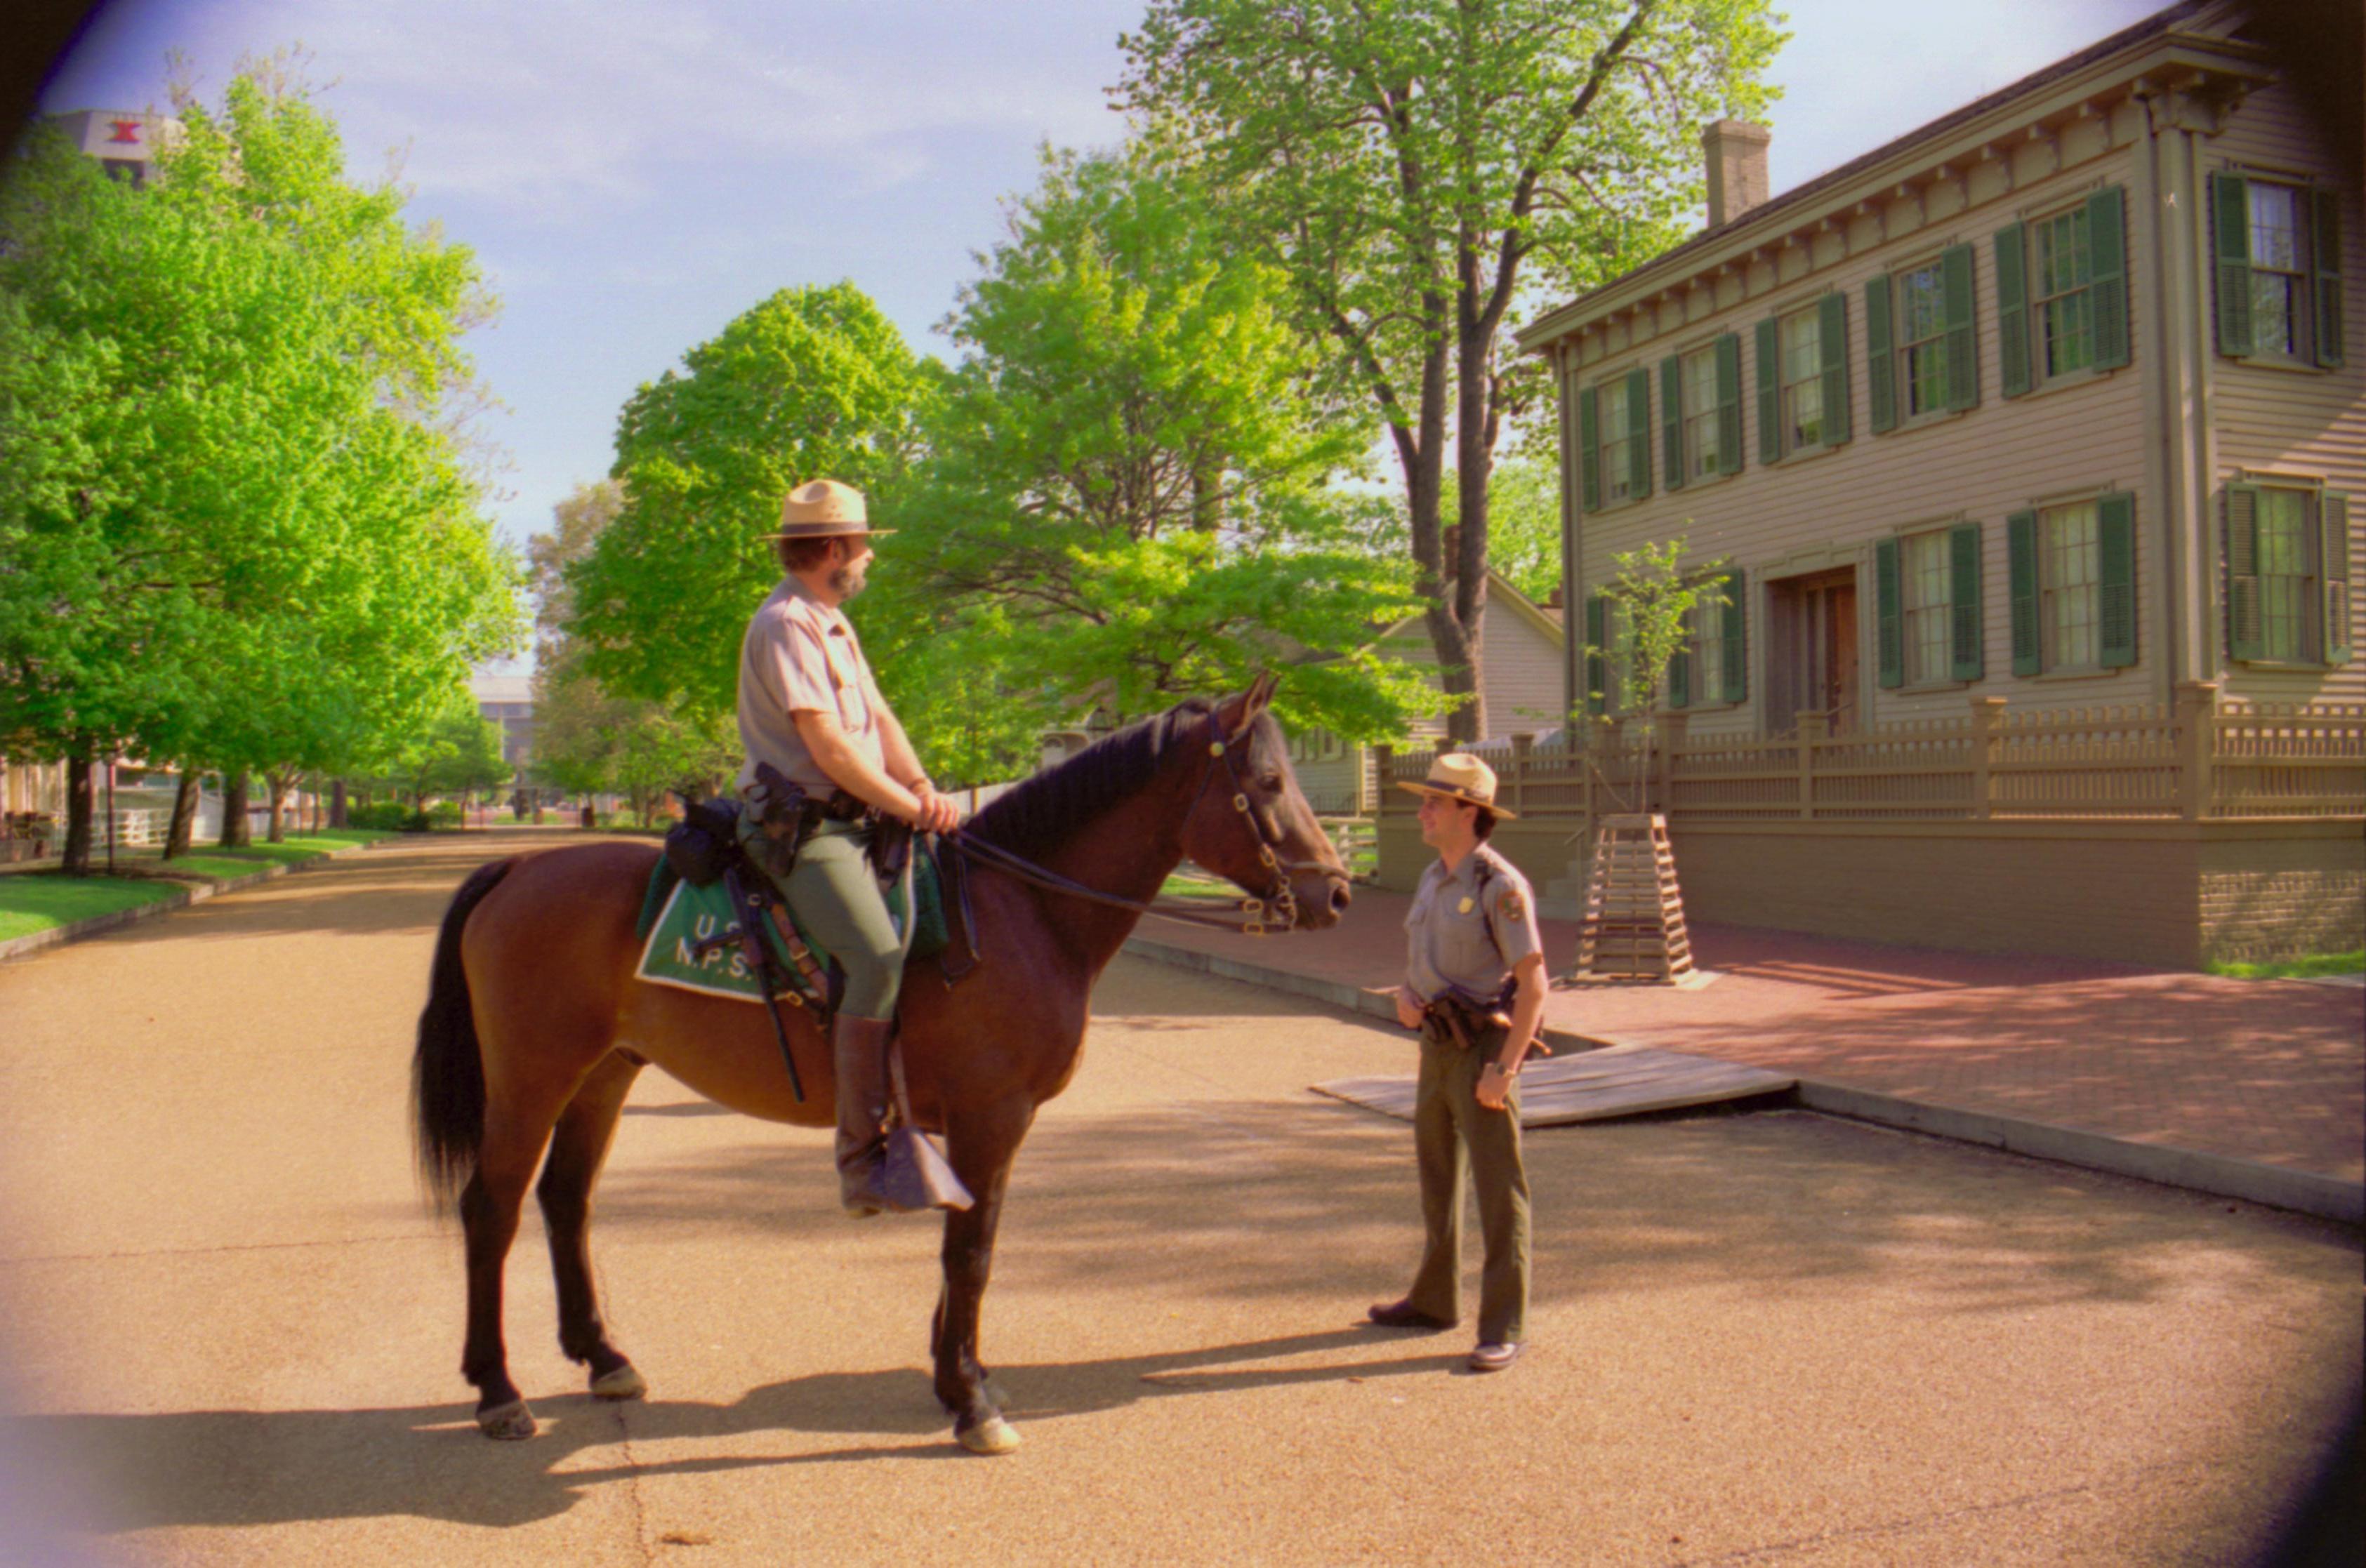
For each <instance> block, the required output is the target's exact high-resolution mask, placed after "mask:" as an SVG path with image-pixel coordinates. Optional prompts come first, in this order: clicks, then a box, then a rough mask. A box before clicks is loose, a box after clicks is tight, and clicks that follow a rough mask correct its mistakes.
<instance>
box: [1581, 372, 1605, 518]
mask: <svg viewBox="0 0 2366 1568" xmlns="http://www.w3.org/2000/svg"><path fill="white" fill-rule="evenodd" d="M1577 448H1578V451H1577V467H1578V472H1579V474H1580V475H1581V476H1583V478H1582V480H1581V483H1580V487H1579V488H1580V493H1581V496H1582V498H1583V501H1584V504H1585V510H1587V511H1600V510H1602V400H1601V399H1600V398H1597V397H1595V396H1594V388H1593V387H1591V386H1588V387H1585V388H1584V389H1583V390H1582V391H1580V392H1579V393H1578V395H1577Z"/></svg>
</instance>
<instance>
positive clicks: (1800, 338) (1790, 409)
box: [1777, 309, 1824, 452]
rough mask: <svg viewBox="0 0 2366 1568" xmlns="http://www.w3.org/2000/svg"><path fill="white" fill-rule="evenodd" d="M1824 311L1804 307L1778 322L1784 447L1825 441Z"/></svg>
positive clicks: (1789, 449)
mask: <svg viewBox="0 0 2366 1568" xmlns="http://www.w3.org/2000/svg"><path fill="white" fill-rule="evenodd" d="M1820 315H1821V313H1820V311H1818V310H1813V309H1809V310H1801V311H1798V312H1797V313H1796V314H1793V315H1790V316H1786V317H1784V318H1783V319H1782V320H1781V321H1780V322H1779V323H1778V324H1777V330H1778V331H1779V332H1780V334H1781V339H1782V355H1783V362H1782V367H1781V372H1780V381H1781V386H1782V420H1783V450H1784V451H1786V452H1797V451H1798V450H1800V449H1801V448H1802V447H1809V446H1820V445H1821V444H1822V443H1823V440H1824V379H1823V377H1824V350H1823V334H1822V332H1821V330H1820Z"/></svg>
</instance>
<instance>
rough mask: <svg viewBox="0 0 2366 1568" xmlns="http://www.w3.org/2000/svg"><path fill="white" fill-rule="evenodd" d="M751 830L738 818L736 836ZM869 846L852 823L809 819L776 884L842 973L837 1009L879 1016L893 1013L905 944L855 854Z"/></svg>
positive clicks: (868, 869) (874, 878)
mask: <svg viewBox="0 0 2366 1568" xmlns="http://www.w3.org/2000/svg"><path fill="white" fill-rule="evenodd" d="M751 831H752V824H751V823H748V822H747V821H746V820H745V819H742V821H741V824H740V836H741V837H742V838H746V837H749V835H750V833H751ZM870 844H871V834H869V833H868V832H866V831H864V830H862V828H861V827H859V826H857V825H856V824H855V823H839V822H828V821H825V822H822V823H817V824H816V825H815V827H814V831H813V836H812V837H810V838H808V839H806V842H805V847H804V848H802V849H800V850H798V851H797V863H796V865H794V867H792V868H790V870H789V875H788V879H787V880H786V881H783V882H780V883H778V886H779V887H780V890H781V895H782V896H783V898H785V899H787V900H788V901H789V907H790V908H791V909H793V910H794V911H796V914H797V923H798V924H800V925H802V926H804V927H805V929H806V933H807V935H810V936H811V937H812V938H813V940H814V941H815V942H816V943H817V944H818V945H819V946H821V947H823V948H824V949H826V950H827V951H828V953H829V955H830V956H831V957H832V958H836V959H837V960H838V962H839V968H841V969H844V970H845V971H846V994H845V996H844V997H843V998H841V999H840V1000H839V1008H838V1010H839V1012H840V1013H842V1014H846V1015H847V1016H848V1017H850V1018H874V1019H883V1020H884V1019H888V1018H893V1017H894V1016H896V991H898V990H900V989H901V988H902V986H903V983H904V954H905V948H906V943H905V940H904V938H903V937H902V936H901V935H897V933H896V921H895V917H894V916H893V915H891V914H889V913H888V912H887V899H886V896H885V895H884V894H883V893H882V892H881V891H880V890H879V879H878V877H877V876H876V875H875V874H874V873H873V871H872V869H871V863H870V862H869V861H868V860H866V859H864V858H863V851H864V850H865V849H867V848H868V847H869V846H870ZM767 874H768V875H769V873H767Z"/></svg>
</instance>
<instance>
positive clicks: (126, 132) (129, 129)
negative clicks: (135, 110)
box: [107, 119, 140, 147]
mask: <svg viewBox="0 0 2366 1568" xmlns="http://www.w3.org/2000/svg"><path fill="white" fill-rule="evenodd" d="M107 124H109V125H111V126H113V127H114V128H115V134H114V135H113V136H110V137H108V138H107V140H108V142H109V143H113V142H118V141H128V142H130V143H131V144H132V145H133V146H135V147H136V146H138V145H139V144H140V122H139V121H138V120H136V119H111V120H108V121H107Z"/></svg>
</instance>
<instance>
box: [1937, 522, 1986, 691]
mask: <svg viewBox="0 0 2366 1568" xmlns="http://www.w3.org/2000/svg"><path fill="white" fill-rule="evenodd" d="M1947 565H1948V568H1949V570H1948V573H1947V577H1948V583H1947V619H1948V629H1949V631H1950V633H1952V637H1951V642H1952V644H1953V645H1952V647H1951V648H1950V650H1949V657H1948V668H1947V673H1948V675H1949V676H1951V677H1952V678H1955V679H1956V680H1977V679H1979V678H1980V677H1981V675H1982V674H1983V673H1985V671H1986V667H1987V666H1986V662H1985V661H1984V660H1983V659H1982V658H1981V656H1980V655H1981V653H1982V649H1981V646H1980V644H1981V637H1980V525H1979V524H1978V523H1977V522H1966V523H1964V524H1961V525H1960V526H1958V527H1955V528H1951V529H1949V530H1948V531H1947Z"/></svg>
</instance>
